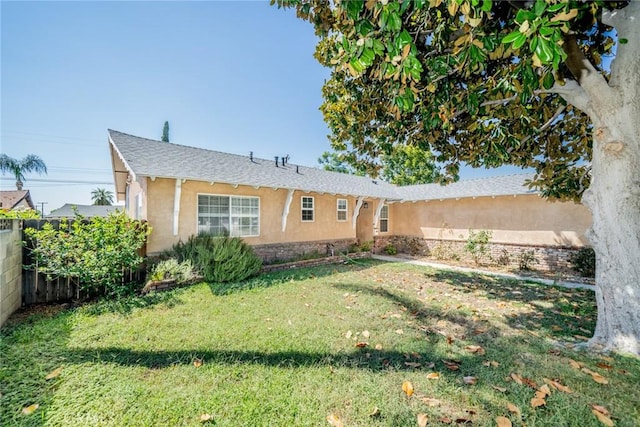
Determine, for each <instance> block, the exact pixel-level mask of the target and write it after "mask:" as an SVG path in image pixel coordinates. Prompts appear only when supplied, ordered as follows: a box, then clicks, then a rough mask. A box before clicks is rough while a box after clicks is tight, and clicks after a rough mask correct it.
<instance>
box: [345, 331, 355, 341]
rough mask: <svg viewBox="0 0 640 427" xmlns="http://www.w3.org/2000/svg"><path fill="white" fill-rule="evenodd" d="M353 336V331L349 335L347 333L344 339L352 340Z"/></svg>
mask: <svg viewBox="0 0 640 427" xmlns="http://www.w3.org/2000/svg"><path fill="white" fill-rule="evenodd" d="M351 335H353V332H351V331H347V333H346V334H344V337H345V338H346V339H351Z"/></svg>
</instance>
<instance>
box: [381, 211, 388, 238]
mask: <svg viewBox="0 0 640 427" xmlns="http://www.w3.org/2000/svg"><path fill="white" fill-rule="evenodd" d="M388 231H389V205H384V206H382V209H380V232H381V233H386V232H388Z"/></svg>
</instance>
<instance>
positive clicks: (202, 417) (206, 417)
mask: <svg viewBox="0 0 640 427" xmlns="http://www.w3.org/2000/svg"><path fill="white" fill-rule="evenodd" d="M209 421H213V415H211V414H202V415H200V422H201V423H207V422H209Z"/></svg>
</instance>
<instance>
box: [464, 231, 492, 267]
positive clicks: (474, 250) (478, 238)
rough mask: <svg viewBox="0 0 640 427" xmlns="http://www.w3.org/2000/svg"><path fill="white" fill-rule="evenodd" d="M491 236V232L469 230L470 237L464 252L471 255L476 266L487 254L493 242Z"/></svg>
mask: <svg viewBox="0 0 640 427" xmlns="http://www.w3.org/2000/svg"><path fill="white" fill-rule="evenodd" d="M491 236H492V233H491V231H489V230H480V231H478V232H475V231H473V230H469V237H468V238H467V244H466V245H465V246H464V250H465V251H467V252H468V253H470V254H471V256H472V257H473V261H474V262H475V263H476V264H480V260H481V259H482V257H483V256H484V255H485V254H486V253H487V251H488V247H487V244H488V243H489V240H491Z"/></svg>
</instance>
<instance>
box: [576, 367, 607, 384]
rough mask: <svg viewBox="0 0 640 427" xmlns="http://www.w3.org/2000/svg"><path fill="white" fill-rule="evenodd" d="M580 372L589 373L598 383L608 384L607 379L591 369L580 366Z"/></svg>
mask: <svg viewBox="0 0 640 427" xmlns="http://www.w3.org/2000/svg"><path fill="white" fill-rule="evenodd" d="M582 372H584V373H585V374H589V375H591V378H593V380H594V381H595V382H597V383H598V384H609V380H607V379H606V378H605V377H603V376H602V375H600V374H599V373H597V372H594V371H592V370H591V369H588V368H582Z"/></svg>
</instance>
